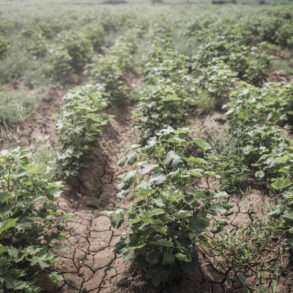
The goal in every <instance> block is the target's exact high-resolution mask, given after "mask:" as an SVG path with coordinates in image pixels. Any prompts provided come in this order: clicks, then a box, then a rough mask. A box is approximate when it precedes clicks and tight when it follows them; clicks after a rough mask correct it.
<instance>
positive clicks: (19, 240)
mask: <svg viewBox="0 0 293 293" xmlns="http://www.w3.org/2000/svg"><path fill="white" fill-rule="evenodd" d="M0 162H1V164H0V191H1V197H0V203H1V204H0V211H1V213H0V287H1V289H2V290H4V292H29V293H31V292H40V288H39V286H40V285H42V284H40V279H41V277H42V275H43V274H47V273H50V272H51V269H50V267H51V265H52V264H53V262H54V256H53V255H52V253H51V252H50V247H51V246H52V244H53V240H54V239H56V238H57V237H59V234H60V230H61V229H62V222H63V221H62V215H61V214H59V213H58V212H56V209H57V206H56V197H57V196H58V194H59V192H60V187H61V186H60V184H58V182H55V181H54V180H53V179H52V176H51V175H50V172H49V169H48V168H44V167H42V166H40V165H39V164H37V163H34V162H32V157H31V155H30V154H29V153H28V152H27V151H24V150H21V149H14V150H11V151H2V152H1V153H0ZM50 276H51V277H52V278H54V279H55V278H56V273H54V272H53V273H51V275H50Z"/></svg>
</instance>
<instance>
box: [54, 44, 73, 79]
mask: <svg viewBox="0 0 293 293" xmlns="http://www.w3.org/2000/svg"><path fill="white" fill-rule="evenodd" d="M50 63H51V68H50V71H49V73H50V75H51V76H53V78H54V80H56V81H59V82H61V83H62V82H68V81H69V80H70V77H71V75H72V74H73V73H74V71H73V68H72V66H71V64H72V58H71V56H70V55H69V54H68V52H67V51H66V50H63V49H57V50H56V51H55V52H54V55H53V56H52V57H51V60H50Z"/></svg>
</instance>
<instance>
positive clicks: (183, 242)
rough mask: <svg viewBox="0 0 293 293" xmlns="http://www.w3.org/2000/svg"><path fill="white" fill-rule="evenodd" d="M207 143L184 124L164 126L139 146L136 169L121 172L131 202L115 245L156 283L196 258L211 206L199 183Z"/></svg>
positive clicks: (175, 274)
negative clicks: (122, 233)
mask: <svg viewBox="0 0 293 293" xmlns="http://www.w3.org/2000/svg"><path fill="white" fill-rule="evenodd" d="M208 149H209V145H208V144H207V143H206V142H205V141H204V140H201V139H195V140H193V139H191V138H190V137H189V136H188V131H187V130H186V129H178V130H174V129H172V128H167V129H163V130H161V131H160V132H158V133H157V135H156V136H155V137H153V138H151V139H150V140H149V142H148V144H147V145H146V146H145V147H143V148H141V149H140V150H138V152H137V155H136V156H137V159H136V169H135V170H133V171H130V172H129V173H126V174H124V175H123V177H122V184H121V187H122V189H124V190H127V189H128V190H129V191H130V193H131V194H132V195H133V196H134V203H133V205H132V207H131V208H130V209H129V211H128V220H129V222H128V223H129V226H130V232H129V235H128V236H127V238H126V239H122V240H121V241H120V243H118V246H117V249H118V251H119V252H120V253H123V254H125V255H127V256H128V257H129V258H130V259H131V260H133V262H134V263H135V265H136V266H137V267H138V268H139V269H141V270H142V271H143V272H144V274H145V276H146V278H147V279H148V280H150V281H151V282H152V284H153V285H155V286H158V285H161V284H164V283H167V282H171V281H172V280H174V278H176V277H178V276H180V274H181V273H182V272H184V271H186V270H190V269H192V268H193V266H194V264H195V263H196V261H197V250H196V242H197V240H198V237H199V235H200V234H201V232H202V231H203V230H204V229H205V227H206V225H207V223H208V220H207V214H208V213H209V212H210V210H211V206H212V193H211V192H209V191H208V190H207V189H204V188H200V187H198V184H199V182H200V180H201V179H203V178H204V177H209V176H210V175H211V173H209V171H208V167H207V162H206V161H205V159H204V154H205V152H207V150H208ZM127 161H129V159H128V160H127ZM119 213H121V211H118V212H117V213H116V214H115V216H116V220H117V215H119ZM122 213H123V212H122ZM115 216H114V217H113V219H114V222H115ZM117 223H118V224H119V221H116V224H117Z"/></svg>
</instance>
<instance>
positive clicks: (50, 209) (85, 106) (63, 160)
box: [0, 28, 141, 292]
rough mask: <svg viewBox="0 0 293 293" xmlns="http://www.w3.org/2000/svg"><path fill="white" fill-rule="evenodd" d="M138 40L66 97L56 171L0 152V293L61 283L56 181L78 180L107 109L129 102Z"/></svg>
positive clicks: (122, 42) (128, 41) (121, 47)
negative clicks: (56, 268)
mask: <svg viewBox="0 0 293 293" xmlns="http://www.w3.org/2000/svg"><path fill="white" fill-rule="evenodd" d="M139 36H141V29H140V28H137V29H133V30H131V31H129V33H128V34H127V35H125V36H123V37H121V38H119V40H118V41H117V43H116V44H115V45H114V47H113V48H112V49H110V51H109V52H108V54H107V56H101V57H100V59H101V60H100V61H98V62H99V73H98V72H97V71H96V73H95V74H93V75H92V76H93V82H92V83H90V84H88V85H85V86H81V87H80V88H77V89H74V90H73V91H71V92H70V93H69V94H67V95H66V97H65V101H64V103H65V104H64V108H63V112H62V114H61V117H60V120H59V121H58V125H57V128H58V139H59V151H58V160H57V165H56V166H57V167H56V166H54V167H53V164H47V163H46V164H40V163H37V162H36V159H35V157H34V156H33V154H32V153H31V152H30V151H28V150H22V149H20V148H19V149H14V150H7V151H2V152H1V153H0V165H1V168H0V195H1V196H0V203H1V204H0V290H3V291H4V292H41V290H42V289H41V288H43V285H44V284H43V281H42V280H45V279H46V278H47V276H48V275H49V277H50V279H51V280H52V281H53V282H57V283H58V281H59V276H58V274H57V273H56V272H55V271H54V270H53V269H52V266H53V264H54V261H55V256H54V255H53V253H52V251H51V248H52V246H54V243H55V241H56V240H57V239H59V238H60V237H61V235H62V230H63V222H64V219H65V215H64V214H62V213H60V212H58V208H57V203H58V196H60V194H61V193H62V191H63V185H62V184H61V183H60V182H58V181H57V180H56V178H59V179H62V180H64V181H65V182H68V179H69V178H73V177H76V176H78V172H79V170H80V168H81V166H83V165H84V164H85V163H86V158H87V155H88V154H89V153H90V152H91V151H93V147H94V146H95V145H96V144H97V143H98V139H99V136H100V135H101V133H102V130H103V127H104V126H105V125H106V124H107V123H108V121H109V119H110V116H109V115H107V114H106V109H107V108H108V107H109V106H111V103H112V102H113V101H119V100H122V99H125V98H126V97H127V93H128V91H129V90H127V91H124V88H127V85H126V82H125V81H123V78H122V77H123V74H124V73H125V72H126V71H127V70H129V68H130V67H131V66H132V65H131V63H130V62H129V61H128V60H129V56H130V55H131V54H133V53H134V51H135V50H136V41H137V39H139ZM74 52H76V50H74ZM102 63H103V64H104V65H102ZM96 66H97V65H96ZM109 71H111V72H113V74H109ZM105 76H106V77H107V78H106V79H105ZM56 223H57V224H56ZM43 289H44V288H43Z"/></svg>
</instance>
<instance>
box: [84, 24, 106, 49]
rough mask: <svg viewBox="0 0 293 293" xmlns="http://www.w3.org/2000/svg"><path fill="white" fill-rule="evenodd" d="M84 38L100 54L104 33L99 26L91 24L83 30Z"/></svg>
mask: <svg viewBox="0 0 293 293" xmlns="http://www.w3.org/2000/svg"><path fill="white" fill-rule="evenodd" d="M85 36H86V38H87V39H88V40H90V42H91V43H92V46H93V48H94V50H95V51H97V52H100V51H101V49H102V47H103V45H104V43H105V31H104V28H103V27H102V26H100V25H99V24H92V25H90V26H87V27H86V28H85Z"/></svg>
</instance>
